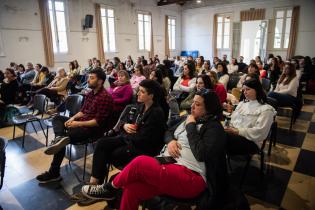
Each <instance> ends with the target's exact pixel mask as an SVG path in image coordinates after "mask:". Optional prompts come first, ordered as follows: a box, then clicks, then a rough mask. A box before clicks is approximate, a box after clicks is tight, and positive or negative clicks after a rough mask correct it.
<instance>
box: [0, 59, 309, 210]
mask: <svg viewBox="0 0 315 210" xmlns="http://www.w3.org/2000/svg"><path fill="white" fill-rule="evenodd" d="M243 59H244V58H243V57H242V56H240V57H239V59H237V58H232V59H231V62H229V60H228V57H227V56H226V55H223V57H222V59H220V58H218V57H214V58H213V62H210V61H209V60H205V59H204V57H203V56H199V57H198V58H196V59H194V58H193V57H192V56H188V57H187V58H183V57H179V56H177V57H175V58H174V59H168V58H166V59H164V60H163V61H162V62H160V59H159V58H158V56H157V55H156V56H155V57H154V58H149V59H148V60H146V59H145V58H144V57H143V56H142V57H138V58H136V61H135V62H134V61H133V59H132V57H131V56H128V57H127V58H126V60H125V61H121V60H120V58H118V57H114V58H113V61H111V60H109V59H107V60H106V61H105V63H101V61H100V60H98V59H96V58H93V59H89V60H88V65H87V67H85V68H82V67H81V66H80V65H79V64H78V62H77V61H76V60H75V61H71V62H69V69H67V70H66V69H64V68H58V70H57V74H56V75H55V74H54V72H51V71H49V69H48V68H47V67H45V66H42V65H41V64H36V65H35V67H33V64H32V63H27V68H26V69H25V68H24V66H23V65H22V64H20V65H17V64H15V63H13V62H12V63H11V64H10V67H8V68H6V69H5V70H4V72H3V73H2V74H1V75H2V76H1V75H0V77H1V78H0V79H1V81H0V82H1V87H0V94H1V100H0V114H1V116H0V117H1V125H2V126H4V125H5V123H6V111H7V106H8V105H9V104H22V105H23V104H24V105H27V106H29V107H32V105H33V104H32V103H33V99H32V98H33V96H34V95H36V94H44V95H46V96H47V97H48V98H49V99H50V101H51V102H53V103H54V104H55V105H56V108H53V109H51V110H48V113H50V114H51V113H55V112H60V107H62V104H63V103H64V102H65V100H66V99H67V97H68V96H69V95H72V94H81V95H83V96H84V103H83V105H82V108H81V110H80V111H79V112H78V113H76V114H75V115H74V116H69V117H68V116H63V115H57V116H55V117H54V118H53V121H52V125H53V131H54V133H55V139H54V140H52V142H51V144H50V146H48V147H47V148H46V150H45V151H44V152H45V154H47V155H52V156H53V158H52V162H51V164H50V167H49V169H48V171H46V172H44V173H42V174H40V175H38V176H37V177H36V179H37V180H38V181H39V182H40V183H49V182H52V181H60V180H61V176H60V165H61V162H62V160H63V158H64V156H65V150H66V149H65V148H66V145H68V144H75V143H77V142H86V141H90V140H91V139H93V141H94V142H96V147H95V150H94V154H93V164H92V173H91V177H90V180H89V183H88V184H87V185H84V186H83V187H82V192H81V193H79V195H75V196H74V197H76V198H77V199H78V203H81V205H89V204H92V203H94V202H97V201H99V200H113V199H115V198H116V196H117V192H118V191H119V189H123V194H122V198H121V202H120V209H123V210H133V209H134V210H135V209H138V206H139V205H140V203H141V202H142V201H144V200H147V199H150V198H153V197H154V196H158V195H169V196H173V197H177V198H183V199H186V198H193V197H196V196H198V195H200V194H202V195H203V196H204V197H205V199H204V200H203V202H202V203H201V204H200V205H202V206H203V207H204V208H201V209H209V208H210V207H213V208H214V209H217V208H219V207H220V206H222V205H223V203H224V202H223V200H224V196H225V193H226V191H227V189H228V187H229V186H228V174H227V169H226V161H225V158H226V153H228V154H236V155H239V154H240V155H242V154H252V153H255V152H256V151H257V150H259V148H260V147H261V145H262V142H263V141H264V140H265V139H266V138H267V136H268V134H269V131H270V128H271V124H272V122H273V119H274V116H275V115H276V114H277V112H276V110H275V109H274V108H273V107H272V106H271V105H269V104H268V103H267V97H271V98H274V99H275V100H277V101H278V105H279V106H297V104H298V100H299V99H298V90H299V88H301V86H302V85H304V86H305V87H306V90H308V91H310V92H311V91H313V89H312V88H313V86H312V84H313V82H314V80H315V73H314V72H315V68H314V67H315V63H314V62H315V59H314V58H313V59H312V60H311V59H310V57H308V56H306V57H296V58H293V59H290V60H288V61H282V59H281V57H280V56H276V57H274V56H273V55H272V54H270V55H269V56H268V57H267V58H266V59H265V61H264V62H263V61H262V60H261V58H260V57H259V56H256V58H255V59H253V60H251V61H250V63H249V64H245V63H244V62H243ZM312 61H313V62H312ZM235 75H237V76H238V81H237V83H235V85H232V86H231V85H230V83H231V78H232V77H235ZM263 80H268V81H269V83H270V86H271V87H270V88H266V87H264V86H263V84H262V81H263ZM233 89H234V90H233ZM235 89H236V90H238V91H239V93H240V94H239V95H237V94H232V93H234V92H236V91H235ZM223 110H225V111H226V113H230V118H231V120H230V123H229V125H225V126H223V125H222V123H221V122H222V120H223V119H224V115H223ZM109 165H114V166H116V167H119V168H122V170H121V172H120V173H119V174H118V175H117V176H116V177H115V178H114V179H113V180H112V181H110V182H107V180H105V177H106V176H107V175H108V168H109V167H108V166H109ZM205 192H206V193H205Z"/></svg>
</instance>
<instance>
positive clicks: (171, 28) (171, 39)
mask: <svg viewBox="0 0 315 210" xmlns="http://www.w3.org/2000/svg"><path fill="white" fill-rule="evenodd" d="M175 27H176V22H175V18H168V43H169V48H170V49H171V50H175V49H176V47H175Z"/></svg>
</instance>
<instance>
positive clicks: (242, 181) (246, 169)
mask: <svg viewBox="0 0 315 210" xmlns="http://www.w3.org/2000/svg"><path fill="white" fill-rule="evenodd" d="M251 160H252V156H248V157H247V162H246V165H245V168H244V172H243V175H242V178H241V182H240V188H242V186H243V183H244V180H245V177H246V174H247V171H248V167H249V164H250V161H251Z"/></svg>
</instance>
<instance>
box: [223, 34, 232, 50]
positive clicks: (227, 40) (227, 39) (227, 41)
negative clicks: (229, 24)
mask: <svg viewBox="0 0 315 210" xmlns="http://www.w3.org/2000/svg"><path fill="white" fill-rule="evenodd" d="M229 46H230V36H224V40H223V48H229Z"/></svg>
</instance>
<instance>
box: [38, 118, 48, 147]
mask: <svg viewBox="0 0 315 210" xmlns="http://www.w3.org/2000/svg"><path fill="white" fill-rule="evenodd" d="M37 122H38V123H39V126H40V128H41V129H42V131H43V134H44V136H45V138H46V134H45V130H44V127H43V125H42V123H41V122H40V120H38V121H37ZM47 134H48V132H47ZM46 139H47V138H46ZM46 143H47V141H46Z"/></svg>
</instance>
